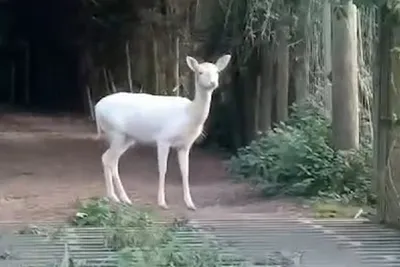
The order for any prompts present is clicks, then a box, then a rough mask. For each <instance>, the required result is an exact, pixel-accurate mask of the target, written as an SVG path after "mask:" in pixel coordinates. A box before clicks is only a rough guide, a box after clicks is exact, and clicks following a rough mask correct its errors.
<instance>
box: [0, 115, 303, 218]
mask: <svg viewBox="0 0 400 267" xmlns="http://www.w3.org/2000/svg"><path fill="white" fill-rule="evenodd" d="M95 135H96V134H95V127H94V125H93V123H91V122H89V121H88V120H86V119H83V118H76V117H71V116H57V117H54V116H53V117H49V116H39V115H32V114H28V113H18V114H2V115H0V148H1V153H0V171H1V172H0V220H1V221H20V222H32V221H49V220H51V221H60V220H64V219H65V218H66V217H67V216H70V215H72V214H73V213H74V210H75V207H76V201H77V200H78V199H81V200H83V199H87V198H90V197H95V196H104V195H105V184H104V178H103V174H102V167H101V159H100V157H101V154H102V151H104V150H105V149H106V147H105V143H104V142H102V141H99V140H95V139H94V137H95ZM120 175H121V179H122V182H123V185H124V186H125V189H126V191H127V193H128V195H129V196H130V198H131V199H132V200H133V201H134V202H135V203H139V204H141V205H151V206H155V207H156V201H157V182H158V181H157V179H158V178H157V164H156V154H155V149H154V148H146V147H140V148H136V147H135V148H134V149H131V150H128V152H126V153H125V154H124V155H123V157H122V158H121V161H120ZM166 184H167V186H166V197H167V203H168V205H169V207H170V211H169V213H171V214H174V216H175V215H189V216H193V217H198V216H200V217H208V216H212V217H215V216H216V217H221V216H224V214H226V215H229V214H232V213H263V214H264V213H271V214H281V213H284V214H288V213H290V214H294V215H299V212H300V211H301V212H303V211H302V209H301V208H300V207H299V206H298V205H295V204H291V203H292V202H290V201H283V200H275V201H265V200H264V201H261V200H260V199H258V198H257V196H255V193H253V192H252V191H251V190H250V189H249V188H248V187H247V186H246V185H238V184H232V183H231V182H230V180H229V179H228V177H227V173H226V172H225V170H224V165H223V162H222V158H221V155H217V153H216V152H213V153H212V152H206V151H202V150H200V149H196V148H195V149H194V150H193V151H192V154H191V158H190V184H191V190H192V196H193V200H194V202H195V204H196V205H197V208H198V210H197V211H196V212H189V211H187V210H186V208H185V206H184V202H183V195H182V187H181V180H180V175H179V168H178V164H177V161H176V157H175V153H171V157H170V160H169V165H168V173H167V178H166Z"/></svg>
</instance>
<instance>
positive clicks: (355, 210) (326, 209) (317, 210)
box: [309, 200, 375, 219]
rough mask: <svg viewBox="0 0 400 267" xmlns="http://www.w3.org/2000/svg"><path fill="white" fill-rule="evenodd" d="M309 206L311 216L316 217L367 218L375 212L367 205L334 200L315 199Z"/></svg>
mask: <svg viewBox="0 0 400 267" xmlns="http://www.w3.org/2000/svg"><path fill="white" fill-rule="evenodd" d="M309 206H310V208H311V210H312V213H313V217H314V218H316V219H327V218H340V219H349V218H354V217H355V216H357V217H358V218H368V217H370V216H372V215H374V213H375V209H373V208H371V207H370V206H367V205H364V206H361V205H355V204H344V203H342V202H340V201H334V200H317V201H313V202H311V204H310V205H309ZM360 213H361V214H360Z"/></svg>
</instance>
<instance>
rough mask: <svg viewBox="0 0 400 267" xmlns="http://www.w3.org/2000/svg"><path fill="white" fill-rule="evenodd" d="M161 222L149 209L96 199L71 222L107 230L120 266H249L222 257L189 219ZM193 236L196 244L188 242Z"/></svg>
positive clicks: (85, 204) (107, 241)
mask: <svg viewBox="0 0 400 267" xmlns="http://www.w3.org/2000/svg"><path fill="white" fill-rule="evenodd" d="M161 221H162V220H161V218H160V217H158V216H157V214H155V213H154V212H152V211H151V210H149V209H143V208H140V207H134V206H130V205H123V204H114V203H111V202H109V201H108V200H106V199H93V200H90V201H87V202H83V203H80V205H79V208H78V212H77V214H76V216H75V217H74V218H73V220H72V223H73V225H75V226H77V227H102V228H105V229H106V231H105V236H104V240H105V246H106V247H108V248H111V249H112V250H114V251H116V252H117V254H118V266H122V267H124V266H126V267H128V266H138V267H142V266H143V267H145V266H146V267H147V266H154V267H156V266H160V267H172V266H176V267H219V266H246V265H244V264H241V263H240V260H239V259H238V258H237V257H233V256H232V257H228V256H225V255H224V256H223V255H222V253H221V252H222V251H221V248H220V247H219V246H218V244H216V242H213V241H212V240H208V239H206V238H205V237H201V236H200V233H197V234H196V233H195V232H197V229H195V228H193V227H191V226H189V225H188V224H187V221H186V220H179V219H175V221H173V222H171V223H161ZM191 233H192V235H191ZM179 236H181V237H182V236H183V237H184V238H179ZM191 236H194V237H195V238H193V240H190V242H191V243H193V242H195V243H196V244H195V245H190V244H188V242H187V241H188V239H191Z"/></svg>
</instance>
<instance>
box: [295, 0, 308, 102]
mask: <svg viewBox="0 0 400 267" xmlns="http://www.w3.org/2000/svg"><path fill="white" fill-rule="evenodd" d="M310 4H311V1H310V0H303V3H302V6H301V12H300V22H299V26H300V29H299V36H300V38H301V39H302V41H301V42H300V43H299V44H298V45H297V47H296V57H295V60H296V64H295V69H294V70H295V75H294V86H295V91H296V103H301V102H303V101H304V100H305V99H306V98H307V97H308V94H309V84H310V76H309V75H310V61H309V55H310V44H309V34H310V27H311V26H310V21H311V18H310V16H311V14H310Z"/></svg>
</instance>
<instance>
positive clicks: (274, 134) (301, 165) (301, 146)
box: [228, 101, 375, 204]
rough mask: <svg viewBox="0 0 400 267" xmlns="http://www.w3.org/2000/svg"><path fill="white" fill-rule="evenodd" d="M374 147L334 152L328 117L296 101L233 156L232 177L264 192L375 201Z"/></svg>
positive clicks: (267, 193)
mask: <svg viewBox="0 0 400 267" xmlns="http://www.w3.org/2000/svg"><path fill="white" fill-rule="evenodd" d="M371 158H372V150H371V147H370V146H368V145H366V143H365V142H362V146H361V149H360V150H358V151H350V152H346V153H343V152H340V151H336V150H335V149H334V148H333V146H332V143H331V131H330V125H329V122H328V120H327V119H326V118H325V117H324V115H323V113H322V112H321V109H320V107H319V106H317V105H316V104H314V103H313V102H311V101H308V102H306V103H305V104H303V105H301V106H294V107H293V110H292V113H291V116H290V118H289V120H288V121H287V122H285V123H280V124H278V125H276V127H275V128H274V129H273V130H271V131H269V132H268V133H266V134H264V135H262V136H260V138H259V139H257V140H255V141H253V142H252V143H251V144H250V145H248V146H246V147H243V148H240V149H239V150H238V151H237V153H236V155H234V156H232V157H231V159H230V161H229V164H228V167H229V170H230V172H231V173H232V174H233V175H234V177H236V178H239V179H242V180H243V179H244V180H246V181H249V182H250V183H252V184H254V185H255V186H256V187H258V188H260V189H261V190H262V192H263V193H264V195H266V196H271V195H278V194H283V195H292V196H306V197H328V198H335V199H340V200H341V201H345V202H351V201H354V202H358V203H363V204H365V203H373V202H374V199H375V197H374V195H373V194H372V193H371V174H372V167H371Z"/></svg>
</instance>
